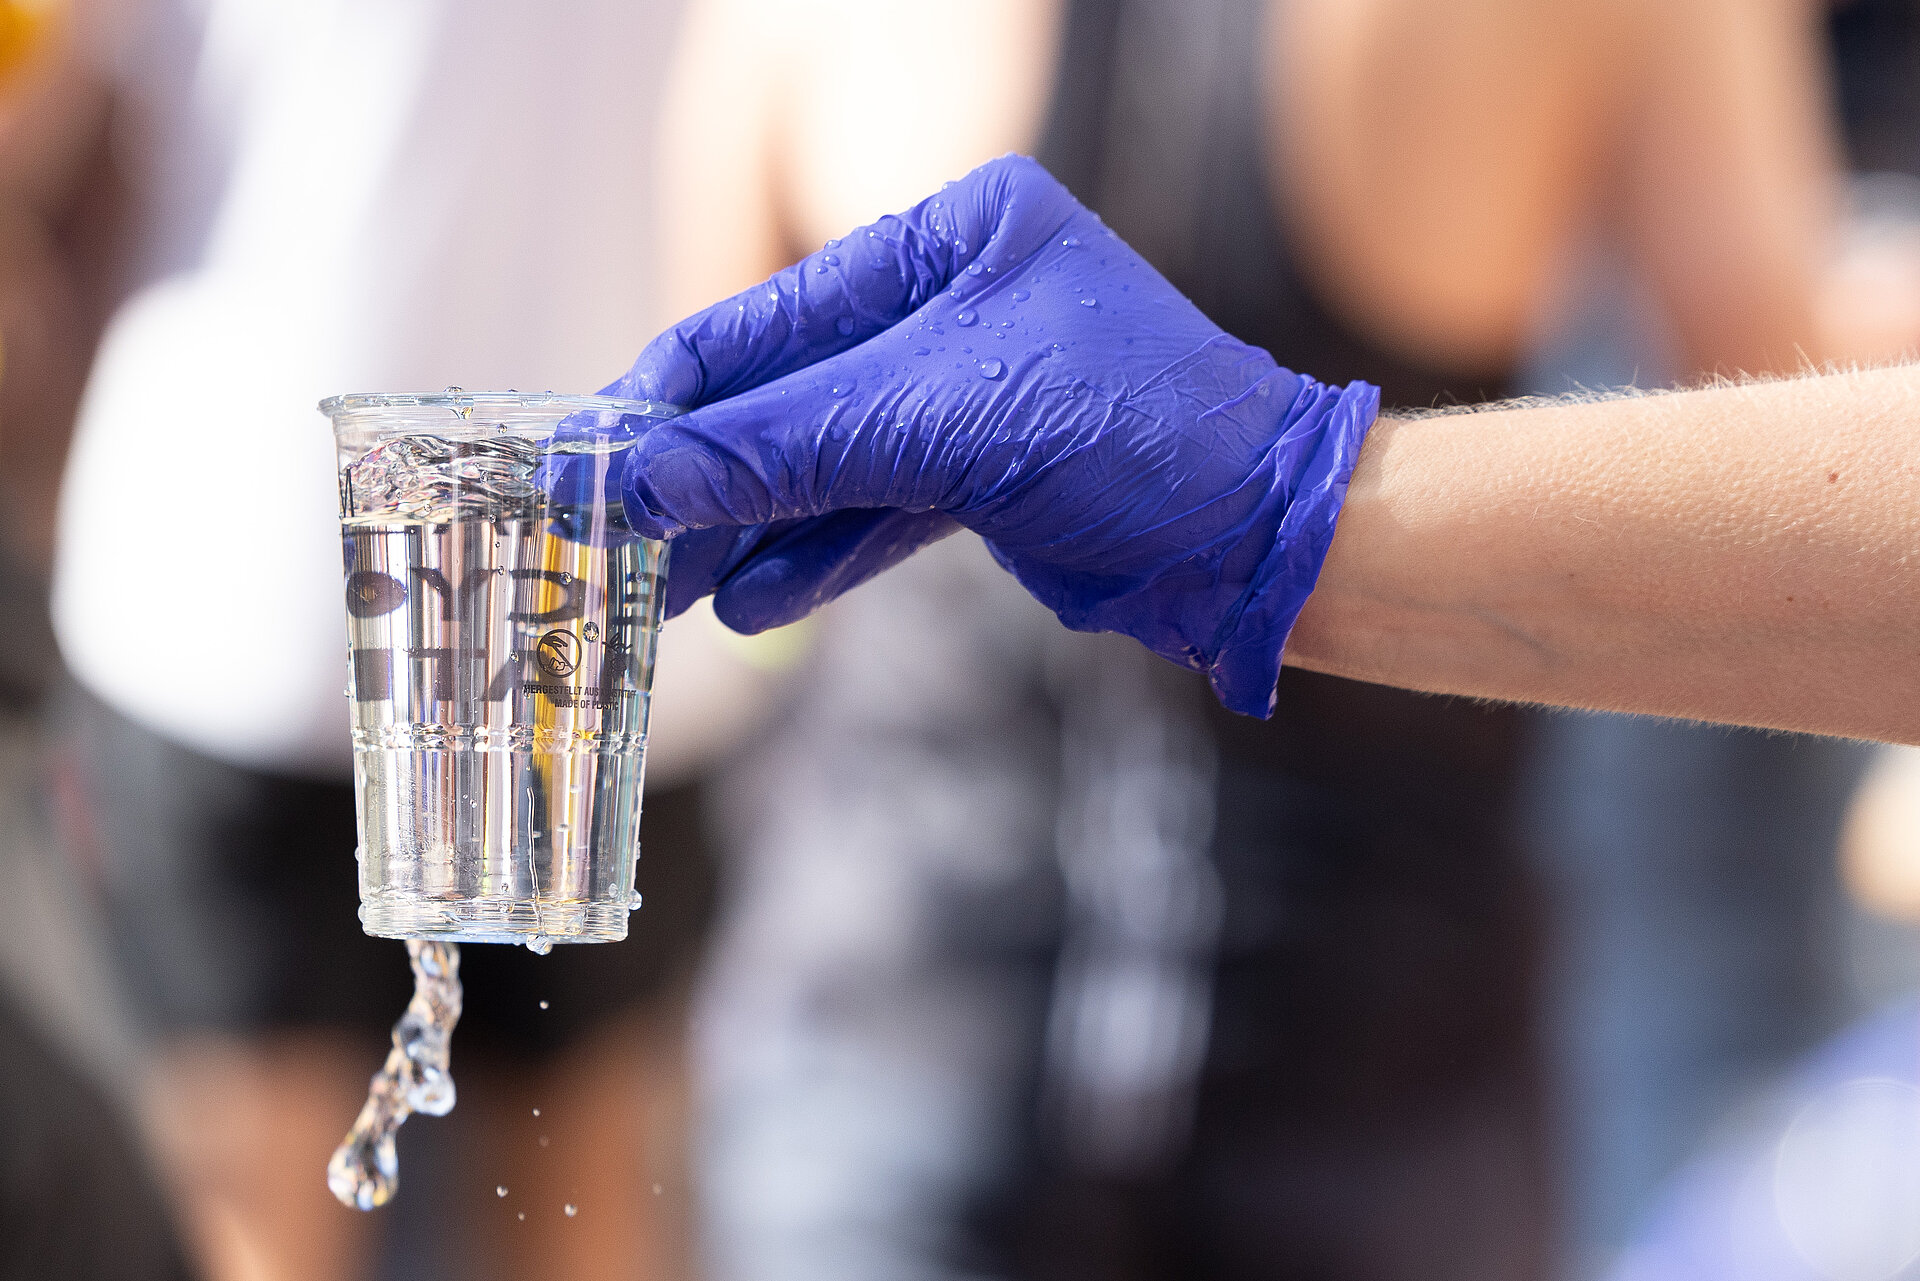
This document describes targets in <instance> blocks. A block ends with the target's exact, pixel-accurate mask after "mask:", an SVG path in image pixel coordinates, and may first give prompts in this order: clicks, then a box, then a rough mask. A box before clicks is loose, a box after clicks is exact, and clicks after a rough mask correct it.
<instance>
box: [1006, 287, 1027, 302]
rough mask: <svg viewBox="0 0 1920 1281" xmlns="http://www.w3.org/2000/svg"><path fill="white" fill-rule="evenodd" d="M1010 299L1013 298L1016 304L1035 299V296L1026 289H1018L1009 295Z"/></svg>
mask: <svg viewBox="0 0 1920 1281" xmlns="http://www.w3.org/2000/svg"><path fill="white" fill-rule="evenodd" d="M1008 297H1010V298H1012V299H1013V300H1014V301H1015V302H1025V301H1026V300H1027V299H1029V298H1031V297H1033V295H1032V294H1030V293H1028V292H1027V291H1026V290H1024V289H1016V290H1014V291H1013V292H1012V293H1011V294H1009V295H1008Z"/></svg>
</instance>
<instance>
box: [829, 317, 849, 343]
mask: <svg viewBox="0 0 1920 1281" xmlns="http://www.w3.org/2000/svg"><path fill="white" fill-rule="evenodd" d="M833 327H834V328H835V329H837V330H839V331H840V336H841V337H842V338H851V337H853V318H852V317H850V316H842V317H840V319H838V320H836V321H834V322H833Z"/></svg>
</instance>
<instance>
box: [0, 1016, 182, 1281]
mask: <svg viewBox="0 0 1920 1281" xmlns="http://www.w3.org/2000/svg"><path fill="white" fill-rule="evenodd" d="M190 1275H191V1274H190V1273H189V1272H188V1271H187V1266H186V1263H185V1261H184V1259H183V1257H182V1255H181V1252H180V1246H179V1243H178V1241H177V1240H176V1238H175V1236H174V1231H173V1226H172V1221H171V1219H170V1217H169V1215H168V1212H167V1207H166V1203H165V1202H164V1201H163V1200H162V1199H161V1196H160V1191H159V1187H158V1184H157V1183H156V1182H155V1180H154V1178H153V1175H152V1173H151V1172H150V1171H149V1170H148V1168H147V1165H146V1162H145V1160H144V1159H143V1158H142V1156H141V1155H140V1152H139V1149H138V1147H137V1145H136V1144H135V1142H134V1139H133V1134H132V1130H131V1128H130V1127H129V1126H128V1125H127V1124H126V1123H125V1122H124V1121H123V1120H122V1118H121V1116H120V1113H119V1110H118V1109H117V1108H115V1107H114V1106H113V1105H112V1104H111V1103H110V1102H109V1101H108V1100H107V1098H106V1097H105V1096H104V1095H103V1094H102V1093H101V1092H100V1090H99V1089H98V1088H96V1087H95V1086H94V1085H93V1084H92V1083H91V1082H89V1081H86V1080H84V1079H83V1078H82V1077H80V1076H79V1074H77V1073H76V1072H75V1071H74V1069H73V1068H72V1066H71V1065H69V1064H68V1063H67V1062H66V1061H65V1060H64V1059H62V1057H61V1056H60V1055H59V1054H58V1053H57V1052H56V1051H55V1050H54V1049H53V1047H52V1046H51V1045H49V1044H48V1043H47V1042H46V1041H45V1040H43V1039H42V1038H41V1036H40V1034H39V1032H38V1031H37V1030H36V1029H34V1028H33V1027H31V1026H30V1025H29V1024H28V1022H27V1021H26V1019H25V1018H24V1017H22V1015H21V1014H20V1012H19V1011H18V1010H16V1009H15V1008H14V1007H13V1006H12V1005H11V1004H9V1003H8V1002H7V1001H6V1000H5V999H4V998H0V1281H186V1279H187V1278H188V1277H189V1276H190Z"/></svg>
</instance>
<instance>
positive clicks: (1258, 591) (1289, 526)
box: [1207, 382, 1380, 717]
mask: <svg viewBox="0 0 1920 1281" xmlns="http://www.w3.org/2000/svg"><path fill="white" fill-rule="evenodd" d="M1311 412H1314V413H1317V414H1318V416H1319V417H1320V439H1319V442H1318V443H1317V444H1316V446H1315V447H1314V450H1313V453H1312V456H1311V458H1310V459H1309V460H1308V463H1307V466H1306V467H1305V468H1304V469H1303V470H1302V471H1301V472H1300V473H1299V474H1298V475H1297V476H1294V477H1292V478H1291V479H1292V480H1293V483H1294V484H1293V493H1292V495H1291V496H1290V497H1289V498H1288V500H1287V508H1286V514H1285V515H1284V516H1283V517H1282V518H1281V521H1280V528H1279V530H1278V531H1277V532H1276V533H1275V535H1274V540H1273V546H1272V547H1271V548H1270V549H1269V550H1268V552H1267V554H1266V556H1265V557H1264V558H1263V559H1262V560H1261V562H1260V566H1259V569H1258V570H1257V571H1256V573H1255V574H1254V579H1253V584H1252V586H1251V587H1250V588H1249V589H1248V590H1247V593H1246V595H1245V596H1243V597H1242V598H1241V603H1240V606H1239V609H1238V613H1237V615H1236V616H1235V617H1234V618H1233V619H1232V621H1231V623H1230V624H1229V626H1228V628H1227V629H1226V639H1225V641H1224V642H1222V644H1221V645H1220V647H1219V649H1218V650H1217V651H1216V654H1215V657H1214V660H1213V663H1212V665H1211V666H1209V667H1208V669H1207V679H1208V681H1209V682H1210V683H1211V684H1212V686H1213V692H1214V693H1215V695H1217V696H1218V697H1219V699H1220V702H1221V703H1222V704H1223V705H1224V706H1225V707H1226V708H1227V709H1228V710H1229V711H1234V712H1239V713H1240V714H1242V715H1244V716H1259V717H1268V716H1271V715H1273V708H1274V697H1275V689H1274V687H1275V685H1276V684H1277V683H1278V682H1279V679H1280V656H1281V654H1282V653H1283V652H1284V651H1285V650H1286V646H1287V636H1288V634H1289V633H1291V632H1292V631H1293V623H1294V620H1295V619H1296V618H1298V617H1299V616H1300V611H1301V609H1302V608H1304V607H1305V605H1306V603H1307V597H1308V596H1309V595H1311V594H1312V592H1313V588H1314V584H1315V583H1316V582H1318V581H1319V578H1320V566H1321V565H1322V563H1324V562H1325V560H1326V558H1327V548H1328V547H1330V546H1332V544H1333V529H1334V523H1335V522H1336V521H1337V520H1338V519H1339V517H1340V509H1341V507H1342V506H1343V505H1344V504H1345V503H1346V500H1347V483H1348V481H1349V480H1351V479H1352V477H1353V468H1354V464H1355V463H1357V462H1358V461H1359V459H1360V446H1361V444H1362V443H1363V442H1364V441H1365V440H1366V436H1367V430H1368V429H1369V428H1370V427H1372V426H1373V422H1374V419H1376V418H1378V417H1379V415H1380V389H1379V388H1378V387H1375V386H1373V385H1372V384H1371V383H1364V382H1352V383H1348V384H1347V385H1346V387H1345V388H1343V389H1342V390H1341V391H1340V393H1339V395H1338V396H1337V397H1335V398H1334V399H1333V401H1332V402H1331V404H1324V403H1323V404H1322V405H1320V406H1316V407H1315V409H1314V410H1313V411H1311Z"/></svg>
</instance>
